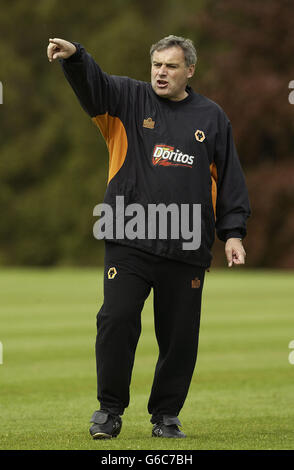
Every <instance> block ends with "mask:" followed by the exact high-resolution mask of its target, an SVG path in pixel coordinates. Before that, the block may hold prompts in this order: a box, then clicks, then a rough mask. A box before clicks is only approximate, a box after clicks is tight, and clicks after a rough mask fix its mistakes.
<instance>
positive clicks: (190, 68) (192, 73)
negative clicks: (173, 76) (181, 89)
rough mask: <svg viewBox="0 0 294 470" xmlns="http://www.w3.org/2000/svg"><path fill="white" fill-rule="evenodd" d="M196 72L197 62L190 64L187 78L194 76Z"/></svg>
mask: <svg viewBox="0 0 294 470" xmlns="http://www.w3.org/2000/svg"><path fill="white" fill-rule="evenodd" d="M194 72H195V64H192V65H189V67H188V75H187V78H191V77H193V75H194Z"/></svg>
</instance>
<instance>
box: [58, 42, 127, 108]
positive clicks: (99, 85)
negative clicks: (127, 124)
mask: <svg viewBox="0 0 294 470" xmlns="http://www.w3.org/2000/svg"><path fill="white" fill-rule="evenodd" d="M73 44H74V45H75V46H76V49H77V50H76V52H75V53H74V54H73V55H72V56H71V57H69V58H68V59H60V60H59V62H60V63H61V66H62V69H63V72H64V75H65V77H66V79H67V80H68V82H69V83H70V85H71V87H72V89H73V91H74V92H75V94H76V96H77V97H78V100H79V102H80V104H81V106H82V107H83V109H84V110H85V111H86V113H88V114H89V115H90V117H95V116H97V115H100V114H105V113H107V112H108V113H109V114H114V113H115V111H116V108H117V106H118V103H119V99H120V94H121V82H122V80H121V77H116V76H113V75H108V74H107V73H105V72H103V71H102V70H101V68H100V67H99V65H98V64H97V63H96V62H95V61H94V59H93V58H92V56H91V55H90V54H89V53H88V52H87V51H86V50H85V49H84V47H83V46H82V45H81V44H79V43H76V42H73Z"/></svg>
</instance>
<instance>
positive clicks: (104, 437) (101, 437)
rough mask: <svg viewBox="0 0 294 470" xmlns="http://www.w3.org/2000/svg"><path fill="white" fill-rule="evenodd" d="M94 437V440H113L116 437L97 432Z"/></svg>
mask: <svg viewBox="0 0 294 470" xmlns="http://www.w3.org/2000/svg"><path fill="white" fill-rule="evenodd" d="M92 437H93V439H112V438H113V437H116V436H111V434H106V433H105V432H96V433H95V434H93V435H92Z"/></svg>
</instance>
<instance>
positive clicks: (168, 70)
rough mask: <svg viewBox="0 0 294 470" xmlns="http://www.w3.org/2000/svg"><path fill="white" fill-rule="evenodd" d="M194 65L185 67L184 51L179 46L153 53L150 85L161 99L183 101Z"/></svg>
mask: <svg viewBox="0 0 294 470" xmlns="http://www.w3.org/2000/svg"><path fill="white" fill-rule="evenodd" d="M194 70H195V65H190V66H187V65H186V62H185V56H184V51H183V49H182V48H181V47H179V46H173V47H168V48H167V49H162V50H160V51H154V53H153V56H152V62H151V85H152V88H153V90H154V91H155V93H156V94H157V95H158V96H160V97H161V98H168V99H169V100H172V101H180V100H183V99H184V98H185V97H186V96H187V92H186V91H185V88H186V85H187V82H188V79H189V78H191V77H192V76H193V74H194Z"/></svg>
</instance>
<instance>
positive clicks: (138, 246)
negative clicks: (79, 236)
mask: <svg viewBox="0 0 294 470" xmlns="http://www.w3.org/2000/svg"><path fill="white" fill-rule="evenodd" d="M47 53H48V58H49V61H50V62H52V61H54V60H56V59H59V60H60V62H61V65H62V68H63V71H64V74H65V76H66V78H67V80H68V81H69V83H70V84H71V86H72V88H73V90H74V92H75V93H76V95H77V97H78V99H79V101H80V103H81V105H82V107H83V108H84V109H85V111H86V112H87V113H88V114H89V115H90V117H91V118H92V120H93V122H94V123H95V124H96V125H97V126H98V127H99V129H100V131H101V133H102V135H103V137H104V139H105V141H106V144H107V146H108V150H109V157H110V159H109V177H108V185H107V190H106V194H105V203H106V204H108V205H109V206H110V207H111V209H113V211H114V213H113V215H114V219H115V221H116V230H115V231H113V230H110V231H108V232H107V234H106V235H105V275H104V303H103V305H102V307H101V309H100V311H99V313H98V315H97V340H96V360H97V383H98V401H99V402H100V410H97V411H95V412H94V414H93V416H92V420H91V422H92V423H93V425H92V426H91V428H90V434H91V435H92V436H93V438H94V439H103V438H111V437H116V436H117V435H118V434H119V432H120V430H121V426H122V420H121V416H122V415H123V413H124V409H125V408H126V407H127V406H128V404H129V386H130V381H131V374H132V368H133V362H134V356H135V350H136V346H137V342H138V339H139V335H140V330H141V320H140V314H141V311H142V308H143V305H144V301H145V300H146V298H147V297H148V295H149V293H150V290H151V288H153V291H154V318H155V332H156V338H157V341H158V346H159V356H158V361H157V364H156V369H155V375H154V381H153V385H152V390H151V395H150V398H149V402H148V411H149V413H150V414H151V423H153V428H152V436H155V437H168V438H170V437H175V438H183V437H185V434H184V433H183V432H182V431H181V430H180V429H179V426H181V423H180V421H179V418H178V415H179V412H180V410H181V408H182V406H183V404H184V402H185V399H186V396H187V393H188V389H189V385H190V382H191V378H192V375H193V371H194V367H195V363H196V356H197V347H198V334H199V324H200V310H201V296H202V288H203V282H204V274H205V270H207V269H208V268H209V266H210V263H211V247H212V244H213V241H214V231H215V229H216V231H217V235H218V237H219V238H220V239H221V240H223V241H224V242H225V253H226V256H227V260H228V266H229V267H231V266H233V265H234V264H236V265H238V264H244V262H245V250H244V248H243V245H242V238H244V236H245V235H246V220H247V217H248V216H249V214H250V208H249V201H248V194H247V189H246V185H245V181H244V176H243V173H242V170H241V166H240V163H239V159H238V155H237V152H236V149H235V146H234V141H233V137H232V129H231V124H230V122H229V120H228V118H227V116H226V114H225V113H224V111H223V110H222V109H221V108H220V106H218V105H217V104H216V103H214V102H213V101H211V100H209V99H208V98H206V97H204V96H202V95H200V94H198V93H196V92H194V91H193V90H192V89H191V87H190V86H188V80H189V79H190V78H191V77H192V76H193V74H194V71H195V65H196V51H195V48H194V45H193V43H192V42H191V41H190V40H188V39H184V38H181V37H176V36H168V37H167V38H163V39H162V40H161V41H159V42H158V43H156V44H155V45H153V46H152V47H151V50H150V53H151V83H145V82H141V81H137V80H134V79H130V78H128V77H118V76H113V75H109V74H106V73H105V72H103V71H102V70H101V69H100V67H99V66H98V65H97V64H96V62H95V61H94V60H93V58H92V57H91V56H90V54H88V53H87V52H86V51H85V49H84V48H83V47H82V46H81V45H80V44H78V43H71V42H68V41H65V40H63V39H58V38H55V39H50V40H49V46H48V52H47ZM117 198H119V202H120V204H121V203H122V201H123V204H124V207H126V211H125V213H124V214H125V215H127V216H131V215H132V214H134V211H135V209H136V211H137V214H139V213H141V212H140V210H141V208H143V209H144V211H145V210H146V212H144V211H143V214H145V215H146V214H147V215H146V219H142V218H141V219H140V223H137V227H136V230H137V236H136V233H135V235H134V231H133V232H132V233H133V235H132V236H130V235H129V236H128V235H127V233H129V232H128V231H127V228H129V225H128V224H129V223H130V221H131V222H132V220H130V217H126V219H122V218H120V216H121V213H122V206H121V205H120V206H117V205H116V202H117V200H118V199H117ZM159 205H160V207H159ZM154 206H155V207H156V209H157V210H158V212H157V215H159V219H160V221H159V222H160V223H161V222H162V215H163V212H160V211H161V210H162V208H164V209H166V212H165V213H164V214H165V215H166V213H167V209H168V210H170V216H171V219H169V220H168V221H167V219H166V220H165V224H164V223H163V227H164V228H165V230H163V232H164V235H163V234H162V233H159V232H158V227H155V228H154V223H155V222H156V220H155V219H154V218H153V219H152V220H150V219H148V215H149V213H150V209H151V208H152V209H154ZM187 207H188V210H187V211H186V212H184V209H186V208H187ZM199 208H200V209H201V210H200V211H199ZM199 214H200V215H199ZM153 215H154V214H153ZM197 215H198V219H197V223H196V224H194V222H195V218H197V217H196V216H197ZM175 216H179V217H180V219H177V218H176V217H175ZM194 216H195V217H194ZM193 217H194V218H193ZM179 220H181V230H179V226H174V225H173V223H174V222H175V221H176V222H177V221H178V222H179ZM185 220H186V221H187V220H188V226H189V227H190V228H191V225H193V227H194V228H195V227H196V231H195V232H194V231H192V232H191V230H190V231H189V229H188V226H186V227H185V224H184V222H185ZM145 222H146V224H145ZM175 227H176V228H175ZM133 228H134V223H133ZM173 230H174V232H173ZM197 230H198V232H197ZM193 234H194V235H195V238H196V243H194V244H193V243H192V244H190V245H189V243H188V244H187V239H189V235H190V238H191V237H192V235H193ZM194 241H195V240H194ZM185 243H186V245H185Z"/></svg>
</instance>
